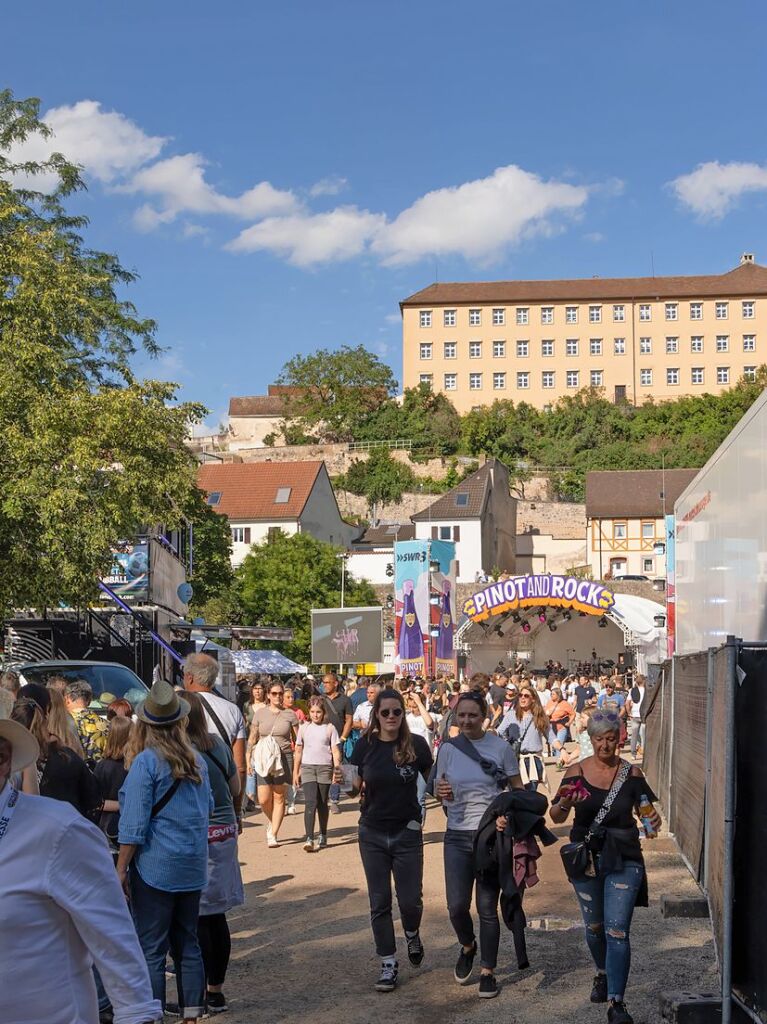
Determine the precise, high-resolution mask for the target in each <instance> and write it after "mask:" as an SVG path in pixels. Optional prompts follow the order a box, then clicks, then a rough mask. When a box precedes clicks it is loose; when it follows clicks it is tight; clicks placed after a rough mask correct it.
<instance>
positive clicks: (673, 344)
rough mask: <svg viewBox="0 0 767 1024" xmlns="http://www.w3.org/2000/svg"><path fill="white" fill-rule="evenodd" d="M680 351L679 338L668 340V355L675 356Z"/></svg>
mask: <svg viewBox="0 0 767 1024" xmlns="http://www.w3.org/2000/svg"><path fill="white" fill-rule="evenodd" d="M678 351H679V338H666V355H668V356H675V355H676V354H677V352H678Z"/></svg>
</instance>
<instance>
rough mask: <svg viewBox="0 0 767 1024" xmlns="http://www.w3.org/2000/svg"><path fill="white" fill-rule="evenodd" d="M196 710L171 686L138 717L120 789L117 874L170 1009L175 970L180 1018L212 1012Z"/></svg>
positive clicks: (152, 697)
mask: <svg viewBox="0 0 767 1024" xmlns="http://www.w3.org/2000/svg"><path fill="white" fill-rule="evenodd" d="M188 714H189V704H188V703H187V701H185V700H183V699H182V698H181V697H179V695H178V694H177V693H176V691H175V690H174V689H173V687H172V686H171V685H170V683H167V682H165V680H164V679H159V680H157V682H155V684H154V686H153V687H152V689H151V691H150V692H149V696H148V697H147V699H146V700H145V701H144V703H143V704H142V705H141V706H140V707H139V709H138V710H137V712H136V716H137V718H138V721H137V723H136V729H135V732H134V735H133V737H132V739H131V742H130V744H129V747H128V749H127V751H126V756H125V765H126V767H127V768H128V776H127V778H126V780H125V782H124V783H123V787H122V789H121V790H120V830H119V839H120V853H119V856H118V858H117V873H118V876H119V878H120V881H121V882H122V885H123V888H124V889H125V891H126V893H129V895H130V900H131V908H132V910H133V919H134V921H135V924H136V931H137V932H138V938H139V942H140V944H141V948H142V949H143V951H144V956H145V958H146V962H147V966H148V968H149V977H150V979H151V982H152V992H153V994H154V997H155V999H159V1000H160V1001H161V1002H162V1004H163V1008H164V1007H165V959H166V956H167V954H168V951H169V950H170V953H171V955H172V957H173V960H174V961H175V964H176V987H177V989H178V1005H179V1015H180V1016H181V1018H182V1019H183V1020H184V1021H186V1022H191V1021H196V1020H197V1019H198V1018H199V1017H201V1016H202V1014H203V1013H204V1010H205V1005H204V1004H205V969H204V967H203V962H202V954H201V952H200V944H199V942H198V939H197V917H198V913H199V907H200V894H201V892H202V890H203V889H204V888H205V885H206V882H207V873H208V819H209V816H210V813H211V811H212V810H213V797H212V794H211V789H210V783H209V781H208V770H207V767H206V765H205V762H204V761H203V759H202V758H201V757H200V755H199V754H198V753H197V752H196V751H195V750H194V748H193V747H192V745H191V743H190V742H189V739H188V737H187V734H186V728H185V719H186V717H187V715H188Z"/></svg>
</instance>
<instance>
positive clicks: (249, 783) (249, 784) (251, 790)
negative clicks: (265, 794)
mask: <svg viewBox="0 0 767 1024" xmlns="http://www.w3.org/2000/svg"><path fill="white" fill-rule="evenodd" d="M245 796H246V797H247V798H248V799H249V800H255V799H256V776H255V775H251V774H250V772H248V774H247V775H246V776H245Z"/></svg>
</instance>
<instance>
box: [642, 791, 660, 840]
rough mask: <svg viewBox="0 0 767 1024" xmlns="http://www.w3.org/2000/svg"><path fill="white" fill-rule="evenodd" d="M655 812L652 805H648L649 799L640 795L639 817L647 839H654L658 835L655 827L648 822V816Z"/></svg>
mask: <svg viewBox="0 0 767 1024" xmlns="http://www.w3.org/2000/svg"><path fill="white" fill-rule="evenodd" d="M654 810H655V808H654V807H653V805H652V804H651V803H650V798H649V797H648V796H647V795H645V794H642V798H641V800H640V801H639V817H640V819H641V821H642V828H644V832H645V835H646V836H647V838H648V839H655V838H656V837H657V835H658V833H657V831H656V829H655V826H654V825H653V823H652V821H651V820H650V815H651V814H652V812H653V811H654Z"/></svg>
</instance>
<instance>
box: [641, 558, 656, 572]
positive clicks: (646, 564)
mask: <svg viewBox="0 0 767 1024" xmlns="http://www.w3.org/2000/svg"><path fill="white" fill-rule="evenodd" d="M642 572H645V573H647V572H649V573H650V575H651V576H654V575H655V559H654V558H643V559H642Z"/></svg>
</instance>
